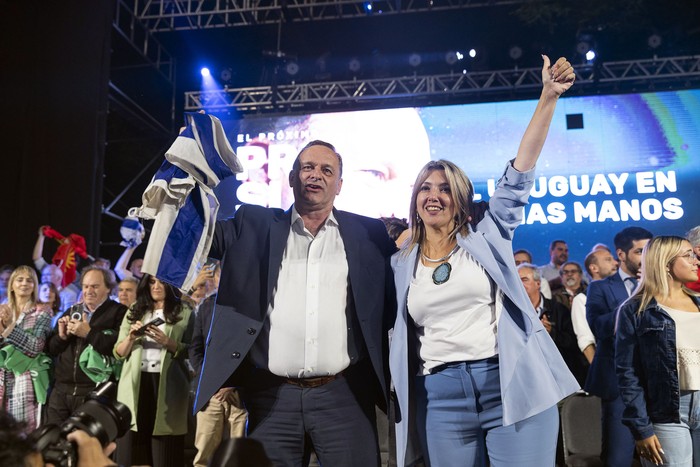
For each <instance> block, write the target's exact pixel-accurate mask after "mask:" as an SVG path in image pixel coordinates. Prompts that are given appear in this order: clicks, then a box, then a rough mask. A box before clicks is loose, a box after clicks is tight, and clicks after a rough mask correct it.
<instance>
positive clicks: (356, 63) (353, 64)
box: [348, 58, 362, 73]
mask: <svg viewBox="0 0 700 467" xmlns="http://www.w3.org/2000/svg"><path fill="white" fill-rule="evenodd" d="M360 68H362V64H361V63H360V60H358V59H357V58H352V59H351V60H350V61H349V62H348V70H350V71H352V72H353V73H357V72H358V71H360Z"/></svg>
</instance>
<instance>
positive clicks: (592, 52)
mask: <svg viewBox="0 0 700 467" xmlns="http://www.w3.org/2000/svg"><path fill="white" fill-rule="evenodd" d="M586 60H588V61H589V62H592V61H593V60H595V50H593V49H591V50H589V51H588V52H586Z"/></svg>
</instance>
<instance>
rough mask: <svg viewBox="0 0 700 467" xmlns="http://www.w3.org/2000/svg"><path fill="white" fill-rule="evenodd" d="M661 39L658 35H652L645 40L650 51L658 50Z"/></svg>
mask: <svg viewBox="0 0 700 467" xmlns="http://www.w3.org/2000/svg"><path fill="white" fill-rule="evenodd" d="M662 42H663V39H661V36H659V35H658V34H652V35H651V36H649V37H648V38H647V45H648V46H649V47H650V48H652V49H658V48H659V46H660V45H661V43H662Z"/></svg>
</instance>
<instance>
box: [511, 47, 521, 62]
mask: <svg viewBox="0 0 700 467" xmlns="http://www.w3.org/2000/svg"><path fill="white" fill-rule="evenodd" d="M508 55H510V58H511V59H513V60H519V59H520V57H522V56H523V49H522V48H520V46H517V45H514V46H513V47H511V48H510V50H509V51H508Z"/></svg>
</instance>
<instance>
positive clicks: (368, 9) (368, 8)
mask: <svg viewBox="0 0 700 467" xmlns="http://www.w3.org/2000/svg"><path fill="white" fill-rule="evenodd" d="M365 12H366V13H367V14H370V13H372V2H365Z"/></svg>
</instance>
